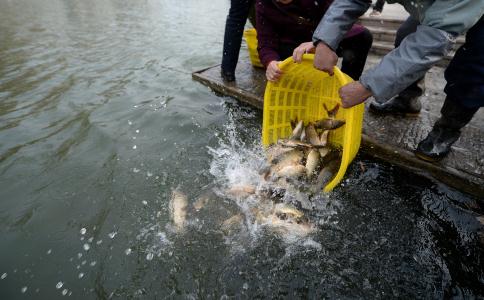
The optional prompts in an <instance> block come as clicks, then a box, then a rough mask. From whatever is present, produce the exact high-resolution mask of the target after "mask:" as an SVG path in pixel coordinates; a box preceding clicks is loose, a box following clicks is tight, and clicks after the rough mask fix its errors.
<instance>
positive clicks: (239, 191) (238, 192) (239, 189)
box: [227, 184, 255, 198]
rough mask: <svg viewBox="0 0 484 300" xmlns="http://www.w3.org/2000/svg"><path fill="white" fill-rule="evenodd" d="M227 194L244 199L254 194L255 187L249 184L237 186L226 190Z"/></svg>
mask: <svg viewBox="0 0 484 300" xmlns="http://www.w3.org/2000/svg"><path fill="white" fill-rule="evenodd" d="M227 194H229V195H232V196H234V197H237V198H245V197H249V196H250V195H253V194H255V187H254V186H253V185H249V184H238V185H234V186H232V187H231V188H230V189H228V190H227Z"/></svg>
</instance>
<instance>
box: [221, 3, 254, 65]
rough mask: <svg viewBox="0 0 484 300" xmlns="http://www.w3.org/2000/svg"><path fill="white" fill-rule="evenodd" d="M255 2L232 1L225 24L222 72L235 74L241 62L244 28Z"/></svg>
mask: <svg viewBox="0 0 484 300" xmlns="http://www.w3.org/2000/svg"><path fill="white" fill-rule="evenodd" d="M253 6H254V0H231V1H230V10H229V14H228V16H227V21H226V23H225V34H224V46H223V54H222V71H223V72H228V73H234V72H235V67H236V66H237V61H238V60H239V52H240V45H241V43H242V35H243V33H244V26H245V22H246V20H247V17H248V16H249V12H250V11H251V10H252V9H253Z"/></svg>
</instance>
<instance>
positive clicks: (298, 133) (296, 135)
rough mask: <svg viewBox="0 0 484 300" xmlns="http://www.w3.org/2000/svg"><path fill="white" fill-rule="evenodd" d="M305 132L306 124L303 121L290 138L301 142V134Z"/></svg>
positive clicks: (298, 124)
mask: <svg viewBox="0 0 484 300" xmlns="http://www.w3.org/2000/svg"><path fill="white" fill-rule="evenodd" d="M303 130H304V123H303V121H302V120H301V121H299V122H298V123H297V125H296V127H294V130H293V131H292V134H291V136H290V137H289V139H290V140H299V139H300V138H301V134H302V132H303Z"/></svg>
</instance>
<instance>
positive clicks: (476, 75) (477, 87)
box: [444, 17, 484, 109]
mask: <svg viewBox="0 0 484 300" xmlns="http://www.w3.org/2000/svg"><path fill="white" fill-rule="evenodd" d="M444 76H445V80H446V81H447V84H446V86H445V89H444V91H445V93H446V94H447V96H448V97H450V98H451V99H453V100H454V101H456V102H458V103H460V104H461V105H462V106H464V107H465V108H469V109H472V108H479V107H483V106H484V17H481V19H480V20H479V22H477V23H476V24H475V25H474V26H473V27H472V28H471V29H469V31H467V34H466V41H465V43H464V45H462V46H461V47H460V48H459V49H458V50H457V51H456V53H455V55H454V58H453V59H452V60H451V61H450V63H449V66H448V67H447V69H446V70H445V73H444Z"/></svg>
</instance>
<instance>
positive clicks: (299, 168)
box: [276, 165, 306, 178]
mask: <svg viewBox="0 0 484 300" xmlns="http://www.w3.org/2000/svg"><path fill="white" fill-rule="evenodd" d="M305 173H306V167H305V166H303V165H289V166H285V167H283V168H282V169H280V170H278V171H277V172H276V175H277V176H278V177H289V178H297V177H300V176H301V175H303V174H305Z"/></svg>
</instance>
